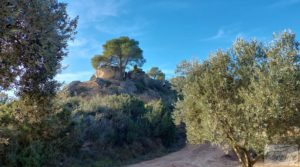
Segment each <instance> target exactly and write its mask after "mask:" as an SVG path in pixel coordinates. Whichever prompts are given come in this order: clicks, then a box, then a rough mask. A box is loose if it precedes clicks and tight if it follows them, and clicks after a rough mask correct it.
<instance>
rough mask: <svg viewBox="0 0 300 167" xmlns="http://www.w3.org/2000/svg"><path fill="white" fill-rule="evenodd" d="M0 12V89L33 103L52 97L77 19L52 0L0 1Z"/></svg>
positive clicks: (62, 5) (63, 5)
mask: <svg viewBox="0 0 300 167" xmlns="http://www.w3.org/2000/svg"><path fill="white" fill-rule="evenodd" d="M0 11H1V12H0V27H1V31H0V64H1V66H0V77H1V80H0V90H2V89H4V90H9V89H11V88H17V91H18V95H20V96H22V97H24V96H26V97H28V98H24V99H26V100H29V101H33V100H36V101H37V103H39V101H42V100H44V99H45V97H47V96H53V95H54V93H55V91H56V88H57V86H58V83H57V82H56V81H55V80H54V76H55V75H56V74H57V73H58V72H59V70H60V69H61V61H62V59H63V58H64V57H65V56H66V54H67V52H66V47H67V42H68V40H69V39H71V38H72V36H73V35H74V30H75V28H76V23H77V19H74V20H72V19H70V18H69V16H68V14H67V12H66V4H64V3H59V2H58V1H56V0H31V1H30V2H27V1H21V0H1V2H0ZM40 105H41V104H40Z"/></svg>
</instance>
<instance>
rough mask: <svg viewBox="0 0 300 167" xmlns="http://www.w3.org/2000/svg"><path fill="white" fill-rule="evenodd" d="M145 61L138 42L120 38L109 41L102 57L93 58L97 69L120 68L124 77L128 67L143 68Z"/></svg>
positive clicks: (93, 63) (104, 47)
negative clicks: (103, 66)
mask: <svg viewBox="0 0 300 167" xmlns="http://www.w3.org/2000/svg"><path fill="white" fill-rule="evenodd" d="M145 61H146V60H145V59H144V57H143V51H142V49H140V47H139V42H138V41H136V40H134V39H130V38H128V37H120V38H116V39H112V40H109V41H107V42H106V43H105V44H104V45H103V53H102V55H99V56H95V57H93V58H92V65H93V67H94V68H95V69H97V68H98V67H100V66H102V65H109V66H115V67H118V68H119V70H120V73H121V74H122V75H120V76H123V73H124V71H125V69H126V68H127V66H128V65H130V66H135V65H136V66H138V67H141V66H142V65H143V64H144V63H145Z"/></svg>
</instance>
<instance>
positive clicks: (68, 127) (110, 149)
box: [0, 95, 175, 167]
mask: <svg viewBox="0 0 300 167" xmlns="http://www.w3.org/2000/svg"><path fill="white" fill-rule="evenodd" d="M54 102H55V103H54V104H55V107H53V114H51V115H48V116H49V117H48V118H45V119H43V120H41V119H35V117H34V116H32V114H33V113H31V112H32V111H34V110H32V107H31V106H26V105H24V103H22V102H21V101H16V102H13V103H10V104H6V105H3V106H1V108H0V121H1V125H0V128H1V129H0V130H1V131H0V132H1V137H2V138H4V139H6V138H8V139H9V143H6V144H5V143H0V148H1V150H0V165H1V166H33V167H34V166H57V165H58V164H59V163H60V161H61V160H62V161H63V163H66V164H65V166H74V165H75V164H78V163H79V164H81V163H80V162H77V161H75V160H74V159H78V160H80V161H81V162H83V163H84V164H83V165H85V166H89V165H90V164H93V163H92V162H90V160H92V161H95V163H96V162H98V163H99V164H100V163H104V162H113V161H116V162H122V161H127V160H130V159H134V158H136V157H139V156H141V155H145V154H147V153H149V152H152V151H153V150H160V149H161V148H164V146H170V145H171V144H172V143H173V142H174V141H173V138H174V133H175V126H174V124H173V123H172V119H171V115H170V114H171V113H170V110H169V109H168V108H167V107H165V106H164V105H163V104H162V103H161V102H153V103H149V104H147V105H145V104H144V102H142V101H140V100H138V99H137V98H135V97H132V96H129V95H112V96H105V97H99V96H96V97H91V98H89V99H84V98H81V97H72V98H67V99H56V100H55V101H54ZM54 104H53V105H54ZM16 111H22V112H16ZM8 127H9V128H8ZM70 161H72V162H70ZM73 163H74V164H73Z"/></svg>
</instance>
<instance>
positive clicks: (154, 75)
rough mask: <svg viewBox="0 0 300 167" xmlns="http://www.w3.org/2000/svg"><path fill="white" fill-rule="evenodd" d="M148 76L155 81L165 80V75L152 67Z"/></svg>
mask: <svg viewBox="0 0 300 167" xmlns="http://www.w3.org/2000/svg"><path fill="white" fill-rule="evenodd" d="M147 74H148V76H150V77H151V78H153V79H156V80H160V81H163V80H165V74H164V73H163V72H162V71H161V70H160V69H159V68H158V67H152V68H151V69H150V70H149V71H148V73H147Z"/></svg>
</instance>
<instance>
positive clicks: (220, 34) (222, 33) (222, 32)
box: [205, 29, 225, 41]
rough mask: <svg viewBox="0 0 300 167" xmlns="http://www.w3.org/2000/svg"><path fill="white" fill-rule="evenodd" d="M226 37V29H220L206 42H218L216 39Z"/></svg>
mask: <svg viewBox="0 0 300 167" xmlns="http://www.w3.org/2000/svg"><path fill="white" fill-rule="evenodd" d="M224 36H225V32H224V29H219V30H218V32H217V34H216V35H214V36H211V37H208V38H206V39H205V40H207V41H210V40H216V39H220V38H222V37H224Z"/></svg>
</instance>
